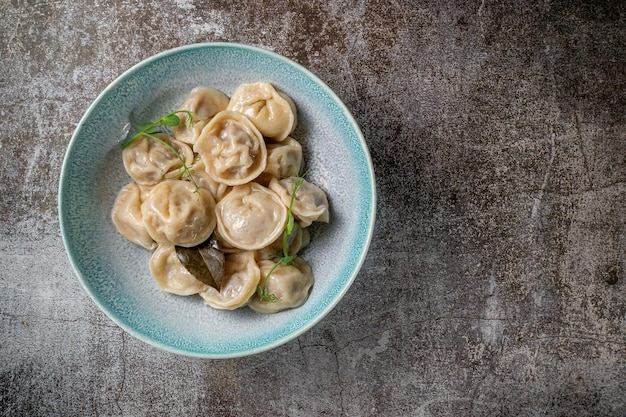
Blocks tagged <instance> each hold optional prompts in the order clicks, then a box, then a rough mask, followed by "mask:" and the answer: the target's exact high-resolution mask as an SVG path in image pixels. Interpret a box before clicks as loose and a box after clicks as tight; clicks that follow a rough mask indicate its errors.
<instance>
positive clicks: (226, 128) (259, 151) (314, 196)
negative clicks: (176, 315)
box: [111, 82, 329, 313]
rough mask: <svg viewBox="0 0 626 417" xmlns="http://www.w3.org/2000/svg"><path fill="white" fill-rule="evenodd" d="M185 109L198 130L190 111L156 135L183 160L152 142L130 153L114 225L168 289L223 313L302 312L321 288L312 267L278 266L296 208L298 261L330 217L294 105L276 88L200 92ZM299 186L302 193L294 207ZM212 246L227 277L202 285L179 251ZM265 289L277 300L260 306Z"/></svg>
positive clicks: (260, 85) (145, 139)
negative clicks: (307, 163)
mask: <svg viewBox="0 0 626 417" xmlns="http://www.w3.org/2000/svg"><path fill="white" fill-rule="evenodd" d="M180 109H181V110H186V111H189V112H190V113H191V115H192V120H191V121H192V123H187V122H188V120H187V119H188V115H187V114H186V113H177V114H178V116H179V117H180V119H181V123H180V124H179V125H177V126H175V127H172V128H171V132H168V133H158V134H156V136H157V137H158V138H159V139H161V141H163V142H165V143H167V144H169V145H170V146H171V147H172V148H174V149H176V150H177V152H178V155H176V153H174V152H173V151H172V150H171V149H170V148H169V147H168V146H166V145H165V144H164V143H162V142H161V141H159V140H155V139H154V138H151V137H149V136H141V137H139V138H138V139H137V140H135V141H134V142H132V143H131V144H130V145H129V146H128V147H126V148H124V150H123V151H122V157H123V162H124V167H125V169H126V171H127V173H128V174H129V175H130V177H131V178H132V180H133V181H132V182H130V183H129V184H127V185H126V186H125V187H123V188H122V189H121V190H120V191H119V193H118V195H117V197H116V199H115V202H114V205H113V209H112V213H111V218H112V220H113V223H114V225H115V227H116V228H117V230H118V231H119V232H120V233H121V234H122V235H123V236H124V237H126V238H127V239H128V240H130V241H131V242H133V243H135V244H137V245H140V246H142V247H144V248H146V249H149V250H154V252H153V254H152V256H151V258H150V265H149V268H150V272H151V275H152V276H153V278H154V279H155V281H156V283H157V284H158V286H159V287H160V288H161V289H162V290H164V291H167V292H170V293H173V294H177V295H183V296H187V295H193V294H199V295H200V296H201V297H202V298H203V299H204V301H205V303H206V304H208V305H209V306H211V307H214V308H218V309H228V310H232V309H236V308H239V307H242V306H249V307H251V308H252V309H254V310H255V311H258V312H262V313H274V312H278V311H281V310H284V309H288V308H294V307H298V306H300V305H302V304H303V303H304V302H305V301H306V299H307V298H308V296H309V292H310V290H311V287H312V285H313V273H312V271H311V268H310V267H309V265H308V264H307V263H306V262H305V261H304V260H303V259H302V258H300V257H297V258H295V259H294V260H293V261H292V262H290V263H281V264H280V265H279V266H278V267H276V268H275V269H274V270H273V271H272V268H274V267H275V264H276V262H277V257H280V256H282V252H283V233H284V231H285V227H286V224H287V219H288V213H289V210H291V214H292V215H293V217H294V219H295V227H294V230H293V232H292V233H291V234H290V235H289V237H288V244H289V246H288V252H289V255H296V254H297V253H298V251H299V250H301V249H302V248H303V247H305V246H306V245H307V244H308V243H309V241H310V233H309V231H308V227H309V226H310V225H311V224H312V222H315V221H318V222H326V223H327V222H328V221H329V209H328V199H327V196H326V194H325V193H324V191H323V190H321V189H320V188H319V187H317V186H316V185H314V184H312V183H310V182H308V181H306V179H302V178H297V176H298V175H300V170H301V169H302V166H303V157H302V147H301V145H300V143H299V142H298V141H297V140H295V139H294V138H292V137H291V136H290V135H291V134H292V132H293V131H294V128H295V126H296V123H297V111H296V108H295V105H294V103H293V101H292V100H291V99H290V98H289V97H288V96H286V95H285V94H283V93H282V92H279V91H278V90H276V89H275V88H274V86H273V85H272V84H270V83H266V82H257V83H251V84H242V85H240V86H239V87H238V88H237V89H236V90H235V91H234V93H233V94H232V96H231V97H230V98H229V97H228V96H226V95H225V94H224V93H223V92H221V91H219V90H216V89H214V88H209V87H196V88H194V89H193V90H192V91H191V92H190V93H189V95H188V97H187V99H186V100H185V101H184V103H183V104H182V106H181V108H180ZM182 161H185V164H186V166H187V167H189V171H188V175H187V176H185V175H183V172H184V169H183V168H184V166H185V165H183V162H182ZM189 177H191V178H192V179H193V181H191V180H190V178H189ZM296 180H298V181H301V185H300V186H299V187H298V188H297V192H296V195H295V196H294V198H293V203H292V206H291V208H289V207H290V203H291V200H292V198H291V194H292V191H293V189H294V184H295V182H296ZM197 186H199V188H198V187H197ZM209 241H210V242H211V244H212V245H213V247H214V248H218V249H219V251H220V252H221V254H223V255H222V257H223V258H222V259H223V264H222V265H221V271H220V274H219V275H220V276H219V277H214V278H215V279H214V280H213V282H212V283H206V281H204V280H203V281H201V280H199V279H197V278H196V276H194V275H193V273H192V272H190V269H192V270H193V268H189V267H188V266H186V264H185V263H183V259H182V258H181V256H180V251H178V250H177V248H178V249H180V248H195V247H201V246H202V245H205V246H206V245H207V242H209ZM277 254H278V255H277ZM270 271H272V272H271V274H270V275H269V278H268V279H267V280H265V278H266V277H267V275H268V273H269V272H270ZM261 284H263V285H264V286H265V288H266V291H267V293H268V294H273V295H274V296H275V299H274V300H273V301H268V300H265V299H261V297H260V296H259V294H258V291H257V288H258V287H259V285H261Z"/></svg>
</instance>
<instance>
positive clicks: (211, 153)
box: [193, 111, 267, 185]
mask: <svg viewBox="0 0 626 417" xmlns="http://www.w3.org/2000/svg"><path fill="white" fill-rule="evenodd" d="M193 150H194V151H195V152H197V153H198V154H199V155H200V158H202V159H203V160H204V163H205V166H206V170H207V172H208V174H209V175H210V176H211V177H212V178H213V179H214V180H215V181H217V182H220V183H223V184H226V185H240V184H245V183H247V182H249V181H251V180H253V179H254V178H256V177H257V176H258V175H259V174H260V173H261V172H263V170H264V169H265V166H266V164H267V161H266V158H267V149H266V147H265V141H264V140H263V136H262V135H261V133H260V132H259V130H258V129H257V128H256V127H255V126H254V124H252V122H251V121H250V120H249V119H248V118H247V117H246V116H244V115H243V114H241V113H237V112H231V111H223V112H220V113H218V114H217V115H215V117H213V119H211V121H210V122H209V124H207V125H206V127H205V128H204V129H203V130H202V134H201V135H200V137H199V138H198V141H197V142H196V144H195V145H194V147H193Z"/></svg>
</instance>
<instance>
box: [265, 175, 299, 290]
mask: <svg viewBox="0 0 626 417" xmlns="http://www.w3.org/2000/svg"><path fill="white" fill-rule="evenodd" d="M304 175H306V174H303V175H302V176H298V177H296V178H295V180H294V183H293V191H292V192H291V199H290V200H289V207H288V208H287V224H286V226H285V230H284V231H283V253H282V255H283V256H282V257H280V258H279V259H278V261H276V263H275V264H274V266H273V267H272V269H270V270H269V271H268V273H267V275H265V278H264V279H263V282H262V283H261V285H259V286H258V287H257V294H258V295H259V298H260V299H261V301H269V302H272V303H275V302H276V301H278V299H277V297H276V294H268V292H267V280H268V279H269V277H270V275H272V272H274V271H275V270H276V268H278V267H279V266H280V265H291V264H292V263H293V260H294V259H296V258H297V257H298V255H289V242H288V238H289V236H290V235H291V234H292V233H293V229H294V227H295V218H294V217H293V201H294V200H295V198H296V193H297V192H298V189H299V188H300V186H301V185H302V183H303V182H304Z"/></svg>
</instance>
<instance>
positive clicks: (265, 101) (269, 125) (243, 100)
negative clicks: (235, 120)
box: [228, 82, 297, 142]
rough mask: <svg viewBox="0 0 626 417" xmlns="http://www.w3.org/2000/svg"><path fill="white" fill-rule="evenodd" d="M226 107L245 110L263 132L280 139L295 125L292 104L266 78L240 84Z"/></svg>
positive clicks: (243, 111) (244, 112)
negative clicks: (261, 80)
mask: <svg viewBox="0 0 626 417" xmlns="http://www.w3.org/2000/svg"><path fill="white" fill-rule="evenodd" d="M228 110H233V111H237V112H240V113H243V114H245V115H246V116H248V117H249V118H250V120H252V122H253V123H254V125H255V126H256V127H257V128H258V129H259V131H260V132H261V133H262V134H263V136H265V137H267V138H270V139H273V140H276V141H279V142H280V141H282V140H284V139H285V138H286V137H287V136H288V135H289V134H290V133H291V132H293V129H294V128H295V126H296V123H297V112H296V106H295V104H294V103H293V101H292V100H291V98H289V97H288V96H287V95H285V94H283V93H280V92H278V91H277V90H276V89H275V88H274V86H273V85H272V84H270V83H267V82H258V83H252V84H241V85H240V86H239V87H237V89H236V90H235V92H234V93H233V95H232V97H231V98H230V103H229V104H228Z"/></svg>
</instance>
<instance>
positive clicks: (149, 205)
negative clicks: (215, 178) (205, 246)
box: [141, 180, 216, 247]
mask: <svg viewBox="0 0 626 417" xmlns="http://www.w3.org/2000/svg"><path fill="white" fill-rule="evenodd" d="M141 215H142V218H143V222H144V224H145V226H146V229H147V230H148V233H150V236H152V238H153V239H154V240H155V241H157V242H158V243H169V244H173V245H178V246H184V247H192V246H196V245H199V244H200V243H202V242H204V241H205V240H207V239H208V238H209V236H211V233H213V230H214V229H215V222H216V220H215V200H214V199H213V196H212V195H211V193H210V192H209V191H207V190H205V189H204V188H199V189H197V190H196V188H195V186H194V185H193V184H192V183H191V182H189V181H185V180H165V181H163V182H161V183H159V184H157V185H156V186H155V187H154V188H153V189H152V190H151V191H150V194H149V196H148V199H147V200H146V201H145V202H144V203H143V204H142V205H141Z"/></svg>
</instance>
